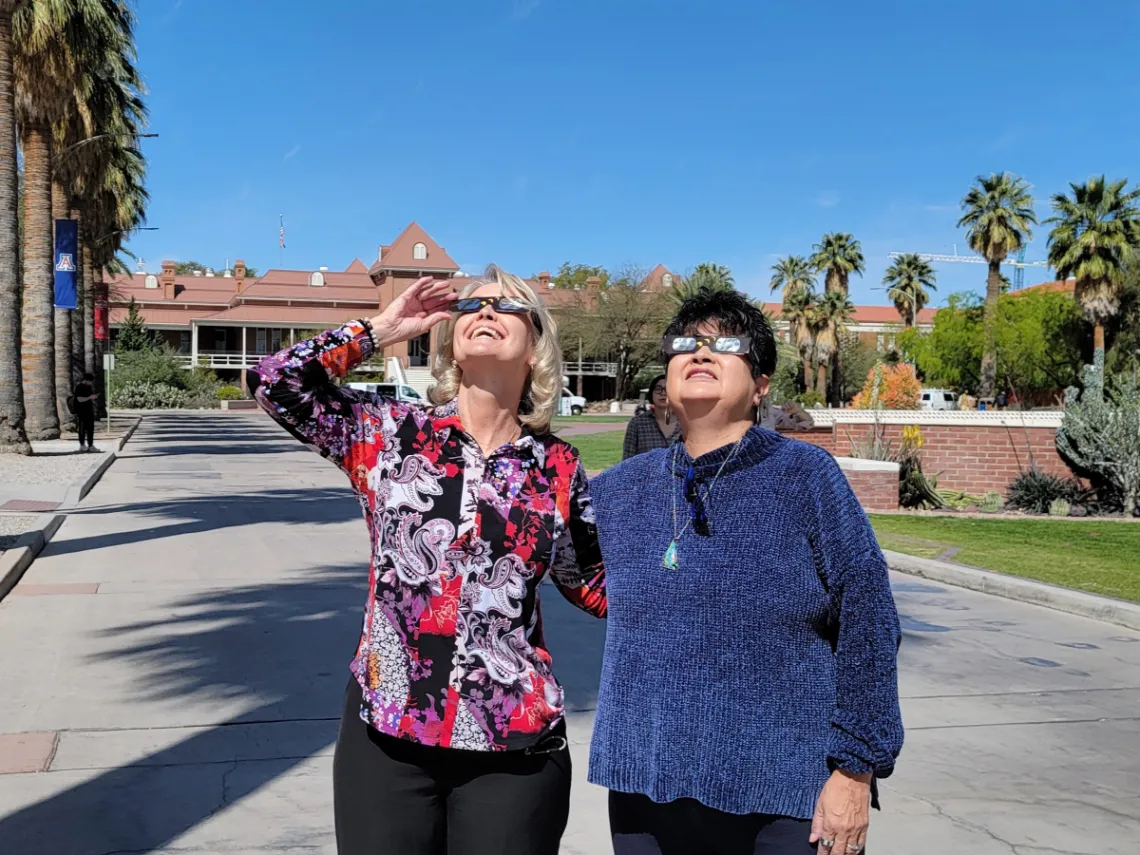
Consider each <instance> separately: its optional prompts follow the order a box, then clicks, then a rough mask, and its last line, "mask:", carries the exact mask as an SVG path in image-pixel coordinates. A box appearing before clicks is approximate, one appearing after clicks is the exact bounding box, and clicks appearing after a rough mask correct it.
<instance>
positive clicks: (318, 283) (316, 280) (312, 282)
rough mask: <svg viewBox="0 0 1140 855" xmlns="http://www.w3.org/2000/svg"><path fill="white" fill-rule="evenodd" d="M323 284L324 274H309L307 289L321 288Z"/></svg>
mask: <svg viewBox="0 0 1140 855" xmlns="http://www.w3.org/2000/svg"><path fill="white" fill-rule="evenodd" d="M324 284H325V274H323V273H321V272H320V271H319V270H317V271H315V272H313V273H310V274H309V287H310V288H323V287H324Z"/></svg>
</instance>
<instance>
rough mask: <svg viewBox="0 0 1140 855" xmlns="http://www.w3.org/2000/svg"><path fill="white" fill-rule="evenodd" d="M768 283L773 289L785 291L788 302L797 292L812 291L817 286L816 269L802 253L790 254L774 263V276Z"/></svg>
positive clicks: (784, 294) (785, 299) (784, 296)
mask: <svg viewBox="0 0 1140 855" xmlns="http://www.w3.org/2000/svg"><path fill="white" fill-rule="evenodd" d="M768 285H769V287H770V288H771V289H772V290H773V291H783V295H782V297H783V301H784V302H785V303H786V302H787V300H788V297H789V296H791V295H792V294H794V293H795V292H797V291H808V292H811V291H812V290H813V289H814V288H815V270H813V269H812V266H811V264H810V263H808V260H807V259H806V258H804V257H803V256H802V255H789V256H788V257H787V258H781V259H780V260H779V261H777V262H776V263H775V264H773V265H772V278H771V280H769V282H768Z"/></svg>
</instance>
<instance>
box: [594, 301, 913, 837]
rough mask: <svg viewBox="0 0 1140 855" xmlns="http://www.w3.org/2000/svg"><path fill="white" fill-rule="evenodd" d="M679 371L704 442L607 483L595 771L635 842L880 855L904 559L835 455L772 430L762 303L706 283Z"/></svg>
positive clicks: (677, 352)
mask: <svg viewBox="0 0 1140 855" xmlns="http://www.w3.org/2000/svg"><path fill="white" fill-rule="evenodd" d="M664 358H665V360H666V366H667V387H668V394H669V401H670V403H671V405H672V407H673V410H674V412H675V413H676V414H677V418H678V421H679V422H680V426H681V432H682V436H683V437H684V439H683V441H682V442H677V443H674V444H673V446H672V447H670V448H668V449H664V450H657V451H652V452H649V453H647V454H642V455H639V456H637V457H634V458H631V459H630V460H627V461H625V462H623V463H621V464H620V465H619V466H617V467H615V468H613V469H611V470H609V471H608V472H606V473H604V474H602V475H601V476H599V477H598V478H596V479H595V480H594V481H593V482H592V483H591V493H592V496H593V498H594V507H595V512H596V516H597V527H598V536H599V540H600V543H601V548H602V558H603V560H604V563H605V565H606V572H607V595H608V605H609V626H608V628H607V632H606V647H605V658H604V662H603V665H602V680H601V686H600V689H599V691H598V705H597V717H596V720H595V724H594V737H593V744H592V747H591V752H590V774H589V777H590V780H591V781H592V782H593V783H595V784H600V785H601V786H604V787H608V788H609V790H610V797H609V807H610V829H611V833H612V836H613V844H614V851H615V853H617V855H627V853H629V855H632V853H638V855H651V854H652V853H660V855H672V853H685V855H689V853H708V855H714V853H715V855H721V854H722V853H723V855H729V853H731V854H732V855H736V853H741V855H743V853H753V852H755V853H765V855H792V853H804V855H810V853H816V852H818V853H822V855H858V853H860V852H862V851H863V848H864V842H865V839H866V834H867V825H868V816H869V807H871V806H872V805H873V804H874V802H875V785H874V781H875V778H876V777H878V778H885V777H886V776H887V775H889V774H891V772H892V770H893V768H894V763H895V758H896V757H897V755H898V753H899V750H900V748H901V746H902V739H903V729H902V721H901V719H900V714H899V701H898V684H897V670H896V655H897V650H898V644H899V638H900V635H899V623H898V616H897V614H896V612H895V606H894V601H893V600H892V597H891V589H890V584H889V582H888V578H887V566H886V563H885V562H884V560H883V555H882V552H881V551H880V550H879V547H878V544H877V543H876V541H875V535H874V532H873V531H872V530H871V527H870V525H869V524H868V522H867V518H866V516H865V515H864V514H863V511H862V509H861V508H860V506H859V503H858V501H857V500H856V499H855V496H854V494H853V493H852V491H851V488H850V487H849V486H848V484H847V481H846V479H845V478H844V476H843V473H842V472H841V471H840V469H839V466H838V465H837V464H836V463H835V461H834V460H833V459H832V458H831V456H830V455H829V454H827V452H825V451H822V450H821V449H819V448H816V447H815V446H812V445H809V444H807V443H804V442H797V441H795V440H792V439H786V438H784V437H781V436H780V435H779V434H777V433H775V432H773V431H770V430H767V429H765V428H762V427H759V426H757V425H756V424H755V421H756V419H757V417H758V409H759V406H760V404H761V403H762V401H763V399H764V396H765V395H766V394H767V391H768V378H769V376H770V375H771V374H772V371H773V369H774V368H775V365H776V348H775V342H774V340H773V337H772V330H771V327H770V326H769V324H768V322H767V320H766V319H765V318H764V315H763V314H762V313H761V312H760V310H759V309H757V308H756V307H755V306H753V305H752V304H751V303H750V302H749V301H748V300H747V299H746V298H745V297H744V296H743V295H741V294H738V293H736V292H710V291H701V292H698V294H697V295H696V296H694V297H692V298H690V299H689V300H687V301H686V302H685V303H684V304H683V305H682V306H681V308H680V311H679V312H678V314H677V316H676V317H675V318H674V319H673V321H672V323H671V324H670V325H669V328H668V330H667V331H666V334H665V340H664ZM662 496H664V497H665V500H664V502H663V501H662ZM875 806H877V805H875Z"/></svg>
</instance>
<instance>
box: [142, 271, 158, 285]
mask: <svg viewBox="0 0 1140 855" xmlns="http://www.w3.org/2000/svg"><path fill="white" fill-rule="evenodd" d="M144 284H145V286H146V287H147V288H157V287H158V277H157V276H155V275H154V274H153V273H148V274H147V277H146V280H145V281H144Z"/></svg>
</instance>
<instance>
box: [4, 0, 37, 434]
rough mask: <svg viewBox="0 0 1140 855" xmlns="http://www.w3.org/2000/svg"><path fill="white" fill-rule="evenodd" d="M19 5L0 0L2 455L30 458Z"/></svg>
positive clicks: (8, 0) (15, 2) (7, 0)
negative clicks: (16, 33)
mask: <svg viewBox="0 0 1140 855" xmlns="http://www.w3.org/2000/svg"><path fill="white" fill-rule="evenodd" d="M18 2H19V0H0V452H16V453H19V454H31V453H32V447H31V445H29V444H28V437H27V433H26V431H25V426H24V379H23V372H22V371H21V366H20V246H19V233H20V229H19V224H18V215H17V208H18V202H17V194H18V189H17V171H18V170H17V161H16V90H15V85H14V82H13V81H14V79H15V78H14V76H13V70H12V58H13V53H14V50H15V47H14V41H13V36H12V16H13V13H14V12H15V10H16V6H17V5H18Z"/></svg>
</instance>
